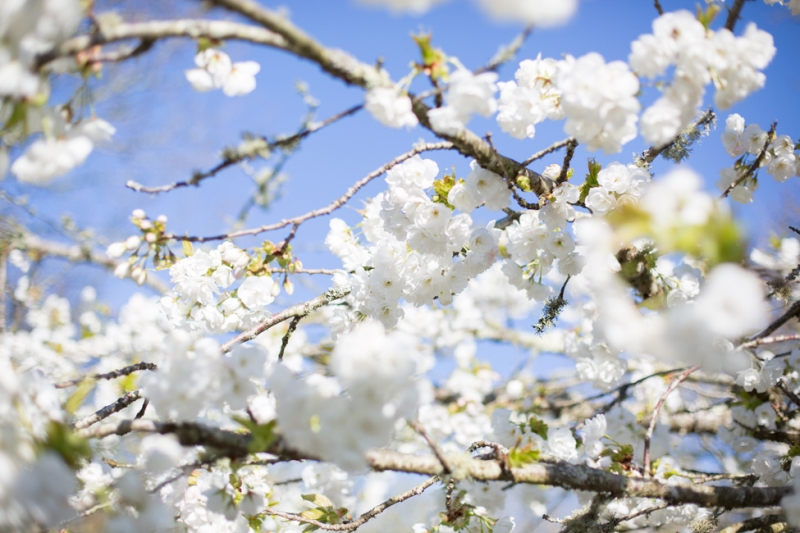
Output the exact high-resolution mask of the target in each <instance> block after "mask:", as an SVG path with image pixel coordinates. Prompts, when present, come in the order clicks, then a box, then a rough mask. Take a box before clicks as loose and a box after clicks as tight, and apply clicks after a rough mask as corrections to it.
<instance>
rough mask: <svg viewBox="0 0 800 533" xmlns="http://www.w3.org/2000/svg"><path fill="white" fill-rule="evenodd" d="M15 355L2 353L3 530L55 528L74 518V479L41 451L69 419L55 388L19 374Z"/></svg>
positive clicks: (34, 374) (37, 376) (36, 375)
mask: <svg viewBox="0 0 800 533" xmlns="http://www.w3.org/2000/svg"><path fill="white" fill-rule="evenodd" d="M11 353H12V352H9V351H4V350H0V374H1V375H2V378H0V435H2V439H0V510H2V512H0V529H2V530H3V531H24V530H25V529H27V526H28V525H30V524H31V523H32V522H38V523H40V524H42V525H45V526H47V527H55V526H56V525H57V524H58V523H59V522H60V521H61V520H63V519H65V518H67V517H69V516H70V515H71V512H72V509H71V508H70V507H69V505H68V503H67V497H68V496H69V495H71V494H72V493H73V491H74V490H75V488H76V483H75V478H74V475H73V473H72V471H71V469H70V468H69V466H67V464H66V463H65V462H64V460H63V459H62V457H61V456H60V455H59V454H58V453H55V452H54V451H46V452H44V453H38V452H37V447H38V443H40V442H43V441H45V440H46V439H47V434H48V431H49V424H51V423H58V424H61V423H63V422H64V421H65V419H66V413H65V412H64V410H63V409H62V407H61V401H60V398H59V397H58V394H57V391H56V389H55V388H54V387H53V384H52V383H50V382H49V381H48V380H47V378H46V377H45V376H44V375H42V373H41V372H40V371H39V370H38V369H35V370H31V371H29V372H25V373H18V372H17V370H16V369H15V368H14V366H15V363H14V361H12V360H10V358H9V355H10V354H11ZM12 365H13V366H12Z"/></svg>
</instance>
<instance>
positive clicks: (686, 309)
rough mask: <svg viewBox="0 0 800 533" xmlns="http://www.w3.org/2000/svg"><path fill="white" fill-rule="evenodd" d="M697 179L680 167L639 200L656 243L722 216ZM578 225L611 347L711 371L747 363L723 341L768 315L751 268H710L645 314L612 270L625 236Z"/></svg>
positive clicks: (596, 224)
mask: <svg viewBox="0 0 800 533" xmlns="http://www.w3.org/2000/svg"><path fill="white" fill-rule="evenodd" d="M700 186H701V181H700V178H699V176H697V175H696V174H694V173H693V172H691V171H688V170H684V169H679V170H675V171H673V172H671V173H670V174H668V175H666V176H665V177H664V178H663V179H660V180H658V181H654V182H652V183H651V184H650V185H649V186H648V187H647V190H646V192H645V194H644V195H643V197H642V199H641V201H640V202H639V207H640V208H641V209H642V210H643V211H644V212H645V213H646V214H647V216H648V217H649V218H650V220H651V223H652V226H653V228H655V229H656V233H654V235H653V237H654V239H655V241H654V244H655V245H656V246H658V245H659V243H661V244H663V245H664V247H665V248H668V243H669V242H671V240H672V239H674V238H675V235H678V234H679V233H680V232H682V231H686V228H692V227H694V228H702V227H704V225H705V224H707V223H708V221H709V220H711V218H712V217H715V216H725V215H724V209H723V205H722V204H719V203H717V202H716V201H715V200H714V198H713V197H711V196H710V195H709V194H707V193H705V192H703V191H701V190H700ZM682 228H683V229H682ZM575 231H576V234H577V236H578V243H579V244H581V245H583V246H584V249H585V251H586V260H587V267H586V268H584V272H585V273H586V274H587V280H588V282H589V285H590V287H591V290H592V292H593V294H594V296H595V305H596V306H597V317H598V319H597V322H596V325H597V326H598V333H599V334H601V335H602V338H603V339H604V340H605V342H607V343H608V345H609V346H610V347H611V348H613V349H615V350H620V351H625V352H628V353H630V354H638V355H645V356H656V357H658V358H661V359H662V360H667V361H676V360H677V361H686V362H694V363H701V364H703V365H704V367H705V368H706V369H708V370H709V371H720V370H723V369H724V370H725V371H728V372H736V371H739V370H741V369H742V368H743V366H746V356H745V355H744V354H743V353H741V352H733V351H732V345H731V344H730V342H727V341H728V340H732V339H737V338H740V337H741V336H742V335H745V334H748V333H753V332H755V331H757V329H758V328H759V327H761V326H763V325H765V324H764V320H765V318H766V317H767V316H769V311H768V308H767V303H766V300H765V298H764V295H765V288H764V284H763V282H762V281H761V280H760V279H759V278H758V276H757V275H756V274H754V273H752V272H750V271H748V270H745V269H744V268H742V267H740V266H738V265H735V264H732V263H722V264H720V265H717V266H716V267H714V268H713V269H711V270H710V272H708V274H707V276H706V278H705V280H704V282H703V284H702V286H701V287H700V290H699V291H687V292H684V294H682V295H681V297H680V298H679V299H678V300H677V301H674V302H673V305H672V306H671V307H669V308H668V309H667V310H665V311H664V312H662V313H660V314H653V315H648V316H645V315H642V314H641V312H640V311H639V310H638V309H637V308H636V306H635V305H634V303H633V301H632V300H631V298H630V296H629V294H628V292H627V289H626V287H625V286H624V285H623V284H622V282H621V280H620V279H619V278H618V277H617V276H615V275H613V271H614V270H615V269H616V270H618V269H619V268H620V267H619V264H618V263H617V264H616V265H614V263H616V260H614V258H613V257H612V256H613V254H614V253H616V251H617V250H618V249H619V248H620V247H621V246H622V245H623V241H622V239H621V238H620V237H619V236H617V235H615V234H614V232H613V230H612V229H611V228H610V226H608V225H607V224H605V223H604V222H603V221H602V220H601V219H597V218H589V219H581V220H579V221H577V222H576V223H575ZM610 267H611V268H610ZM692 296H694V297H692Z"/></svg>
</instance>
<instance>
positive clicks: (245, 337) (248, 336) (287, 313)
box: [221, 287, 350, 353]
mask: <svg viewBox="0 0 800 533" xmlns="http://www.w3.org/2000/svg"><path fill="white" fill-rule="evenodd" d="M348 294H350V288H349V287H346V288H343V289H341V288H336V289H330V290H328V291H326V292H325V294H321V295H319V296H317V297H316V298H314V299H313V300H309V301H307V302H303V303H301V304H297V305H294V306H292V307H290V308H288V309H285V310H283V311H281V312H280V313H277V314H274V315H272V316H271V317H269V318H268V319H266V320H265V321H263V322H262V323H260V324H259V325H257V326H256V327H254V328H251V329H249V330H247V331H245V332H243V333H240V334H239V335H237V336H236V337H234V338H232V339H231V340H229V341H228V342H226V343H225V344H223V345H222V346H221V350H222V353H227V352H229V351H231V350H232V349H233V348H234V347H236V346H237V345H239V344H242V343H243V342H247V341H251V340H253V339H255V338H256V337H258V336H259V335H261V334H262V333H264V332H265V331H267V330H268V329H269V328H271V327H273V326H275V325H276V324H280V323H281V322H283V321H284V320H289V319H290V318H296V317H304V316H306V315H308V314H309V313H310V312H311V311H313V310H315V309H319V308H320V307H322V306H324V305H328V304H329V303H331V302H333V301H335V300H338V299H340V298H344V297H345V296H347V295H348Z"/></svg>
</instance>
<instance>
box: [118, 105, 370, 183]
mask: <svg viewBox="0 0 800 533" xmlns="http://www.w3.org/2000/svg"><path fill="white" fill-rule="evenodd" d="M363 107H364V106H363V105H361V104H359V105H357V106H353V107H351V108H350V109H347V110H345V111H342V112H341V113H337V114H336V115H334V116H332V117H330V118H327V119H325V120H323V121H322V122H317V123H314V124H312V125H311V126H309V127H308V128H306V129H304V130H303V131H301V132H299V133H295V134H294V135H290V136H289V137H285V138H282V139H277V140H275V141H267V139H266V138H263V137H262V138H261V140H262V141H263V142H264V143H265V144H264V147H263V148H264V149H265V150H269V151H272V150H274V149H275V148H283V147H288V146H292V145H294V144H296V143H298V142H300V141H301V140H303V139H304V138H306V137H308V136H309V135H311V134H312V133H314V132H315V131H319V130H321V129H322V128H324V127H325V126H329V125H331V124H333V123H334V122H337V121H339V120H341V119H343V118H345V117H347V116H350V115H352V114H354V113H356V112H358V111H360V110H361V108H363ZM249 158H252V154H249V153H248V154H241V153H239V154H236V156H235V157H228V158H226V159H225V160H224V161H222V162H220V163H219V164H217V165H216V166H215V167H214V168H212V169H210V170H207V171H206V172H199V173H197V174H195V175H194V176H192V177H191V179H188V180H185V181H176V182H173V183H170V184H167V185H161V186H158V187H146V186H144V185H142V184H141V183H137V182H135V181H133V180H131V181H128V182H127V183H126V184H125V186H126V187H127V188H129V189H133V190H134V191H137V192H146V193H151V194H158V193H162V192H168V191H171V190H173V189H178V188H180V187H189V186H198V185H200V182H201V181H203V180H205V179H207V178H211V177H213V176H216V175H217V174H218V173H219V172H220V171H222V170H224V169H226V168H228V167H230V166H233V165H235V164H237V163H240V162H242V161H244V160H245V159H249Z"/></svg>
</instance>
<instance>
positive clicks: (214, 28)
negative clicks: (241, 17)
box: [34, 19, 287, 69]
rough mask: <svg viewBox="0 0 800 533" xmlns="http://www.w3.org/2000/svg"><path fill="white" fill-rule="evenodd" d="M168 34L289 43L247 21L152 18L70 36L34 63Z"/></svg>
mask: <svg viewBox="0 0 800 533" xmlns="http://www.w3.org/2000/svg"><path fill="white" fill-rule="evenodd" d="M169 37H186V38H190V39H200V38H203V37H204V38H207V39H212V40H218V41H224V40H239V41H248V42H251V43H255V44H263V45H266V46H271V47H273V48H279V49H286V46H287V43H286V40H285V39H284V38H283V37H281V36H280V35H277V34H275V33H273V32H271V31H268V30H265V29H264V28H260V27H258V26H251V25H248V24H239V23H235V22H228V21H224V20H192V19H184V20H153V21H149V22H129V23H122V24H102V25H100V27H98V28H97V31H96V32H95V33H93V34H91V35H81V36H78V37H73V38H72V39H68V40H67V41H65V42H63V43H62V44H61V46H59V47H58V48H56V49H55V50H53V51H52V52H48V53H47V54H43V55H40V56H38V57H37V58H36V61H35V62H34V65H35V68H37V69H38V68H41V67H43V66H44V65H46V64H47V63H49V62H50V61H53V60H54V59H57V58H59V57H65V56H73V55H76V54H77V53H79V52H82V51H84V50H88V49H90V48H92V47H93V46H102V45H106V44H111V43H116V42H119V41H126V40H130V39H139V40H141V41H143V42H147V41H150V42H152V41H155V40H158V39H166V38H169Z"/></svg>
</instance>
